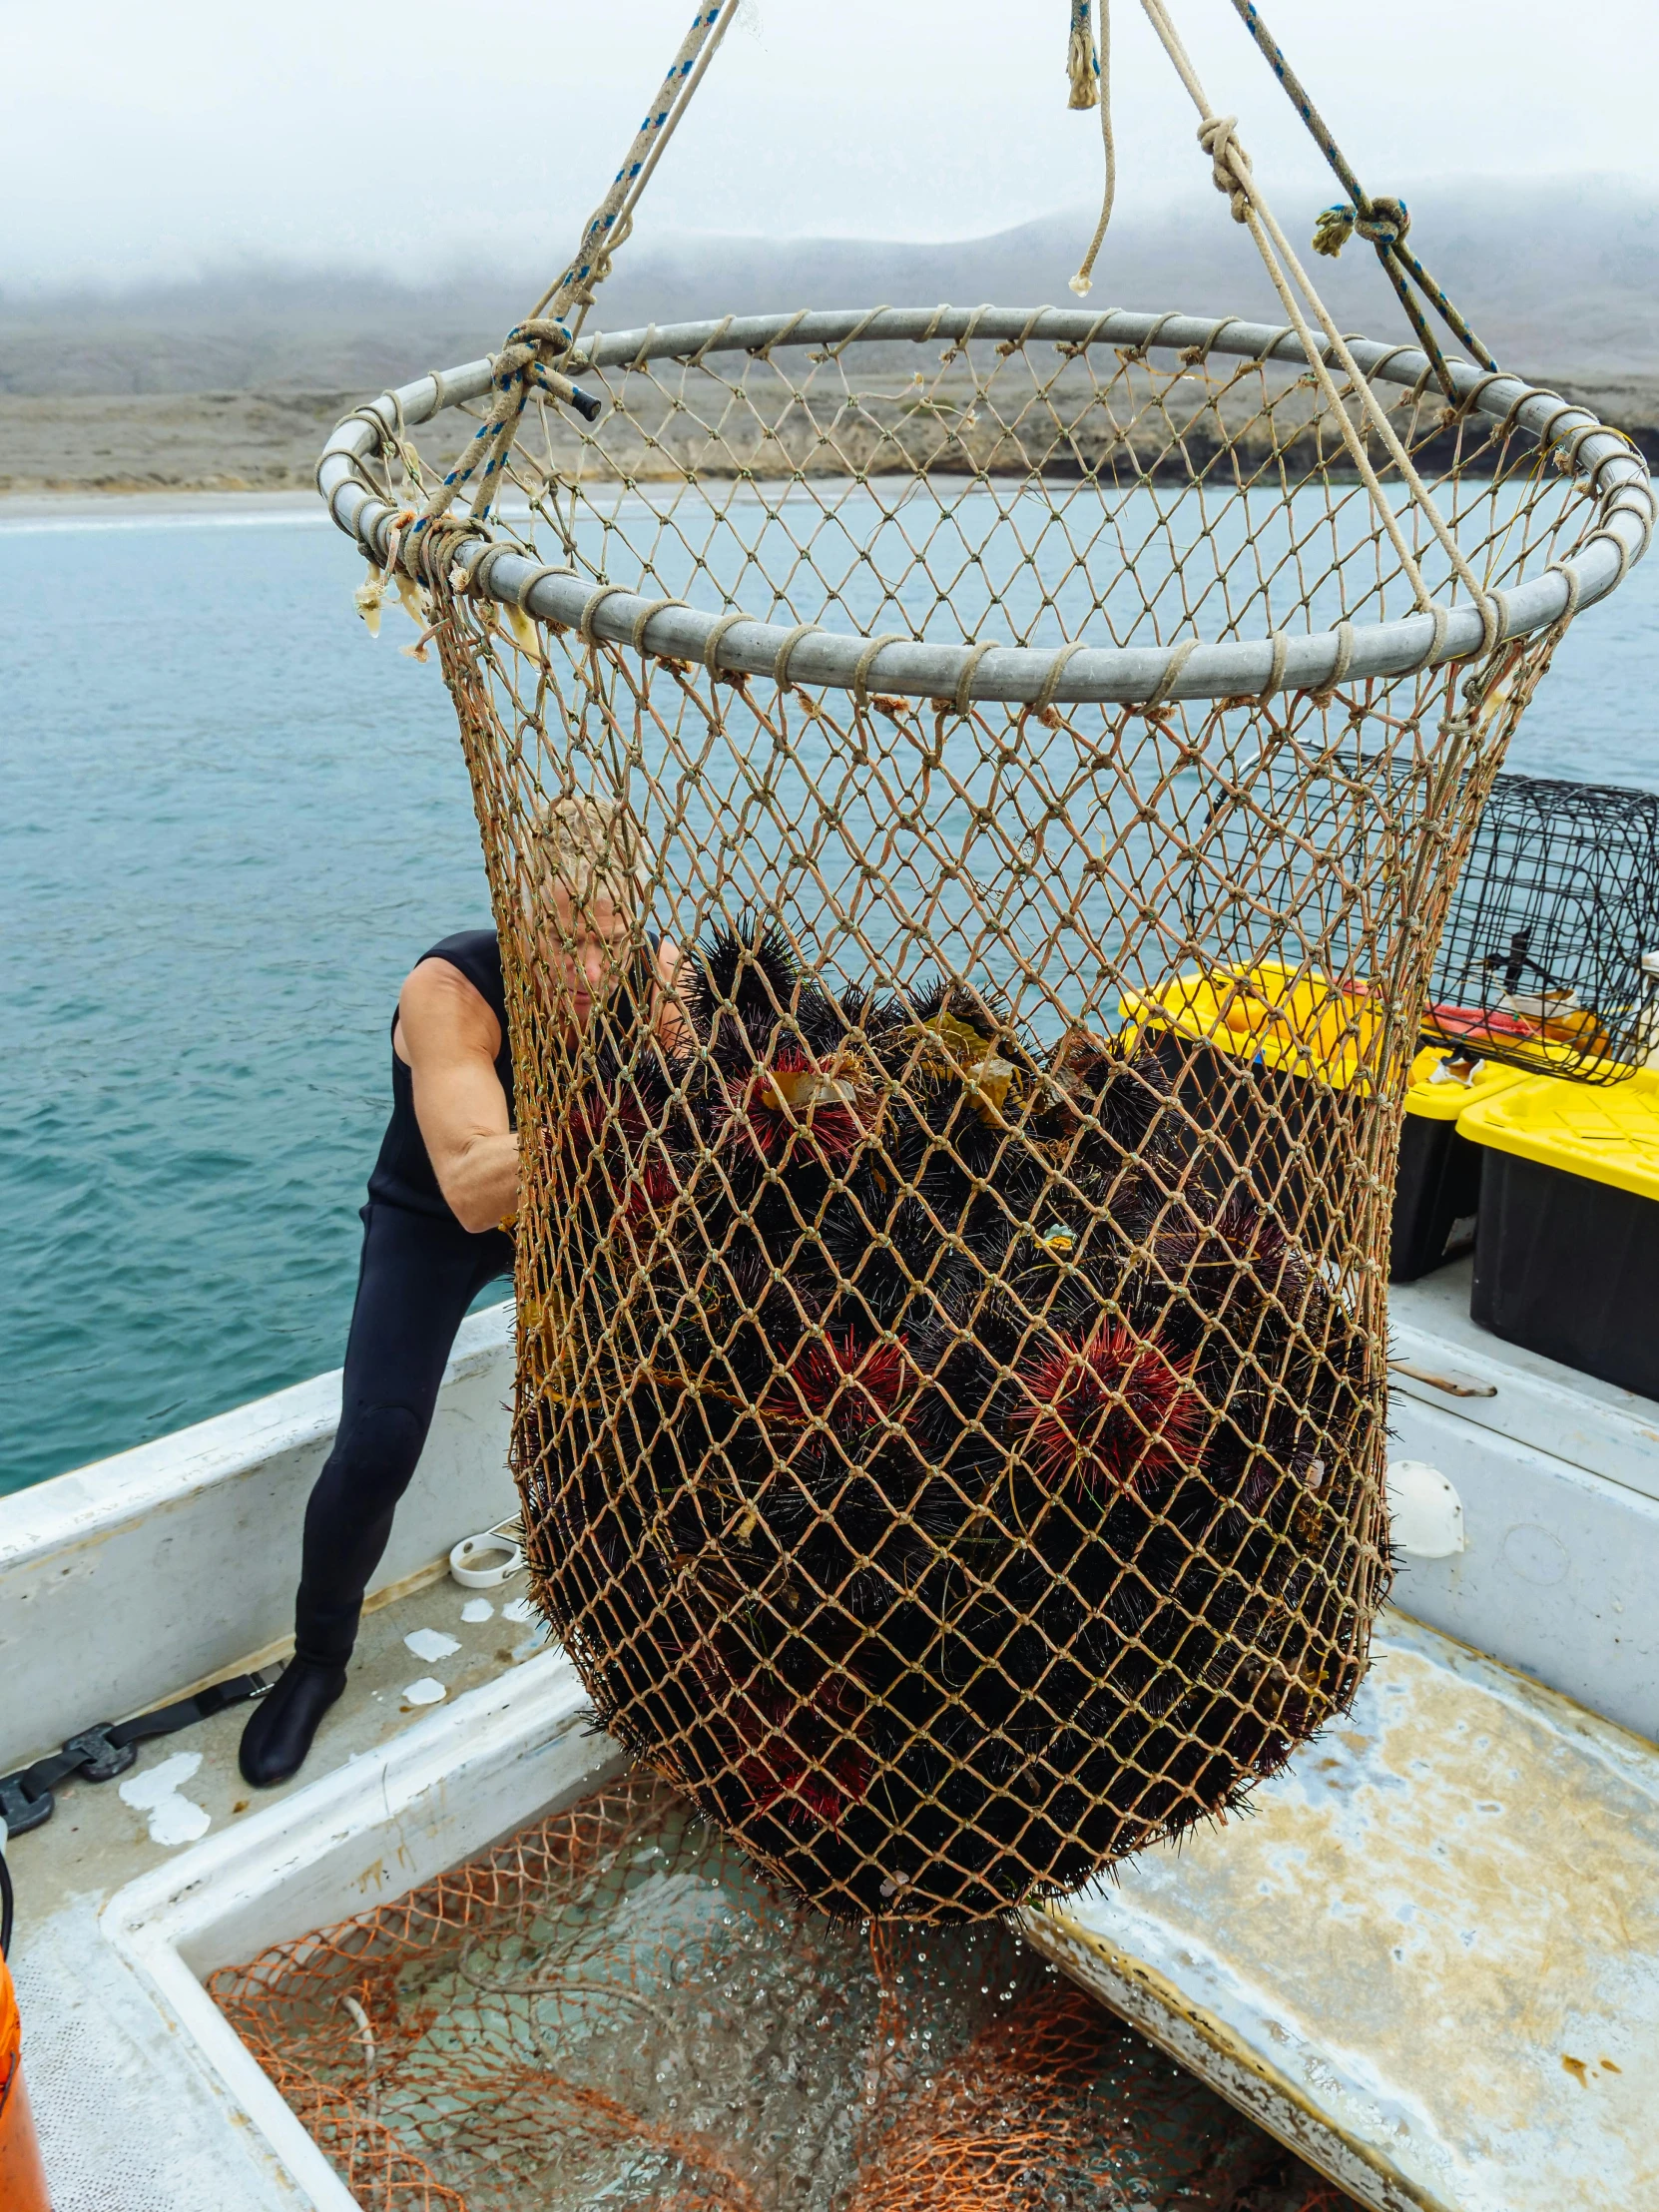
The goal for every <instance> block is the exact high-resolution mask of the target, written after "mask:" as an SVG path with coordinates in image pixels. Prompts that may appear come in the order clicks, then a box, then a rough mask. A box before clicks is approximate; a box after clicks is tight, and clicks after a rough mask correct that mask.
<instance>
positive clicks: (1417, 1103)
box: [1405, 1044, 1527, 1121]
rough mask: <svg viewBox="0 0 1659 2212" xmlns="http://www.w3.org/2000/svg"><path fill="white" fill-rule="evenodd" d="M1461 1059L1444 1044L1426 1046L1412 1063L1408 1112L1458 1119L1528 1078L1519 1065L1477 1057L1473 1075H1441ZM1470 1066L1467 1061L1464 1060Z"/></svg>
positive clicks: (1428, 1117) (1425, 1117)
mask: <svg viewBox="0 0 1659 2212" xmlns="http://www.w3.org/2000/svg"><path fill="white" fill-rule="evenodd" d="M1458 1064H1459V1063H1458V1061H1457V1059H1456V1057H1455V1055H1453V1054H1452V1053H1450V1052H1448V1051H1447V1050H1446V1048H1445V1046H1444V1045H1442V1044H1431V1045H1427V1046H1425V1047H1424V1048H1423V1050H1422V1051H1421V1052H1419V1053H1418V1054H1417V1056H1416V1058H1415V1059H1414V1060H1413V1061H1412V1062H1411V1079H1410V1082H1409V1084H1408V1085H1407V1087H1406V1091H1405V1111H1406V1112H1407V1113H1408V1114H1416V1115H1417V1116H1418V1117H1419V1118H1420V1119H1421V1120H1423V1121H1455V1120H1456V1119H1457V1118H1458V1116H1459V1115H1460V1114H1462V1113H1464V1112H1466V1111H1467V1109H1468V1108H1469V1107H1471V1106H1478V1105H1481V1104H1482V1103H1483V1102H1484V1101H1485V1100H1486V1099H1488V1098H1495V1097H1496V1096H1497V1094H1498V1092H1499V1091H1506V1090H1509V1089H1511V1088H1512V1087H1513V1085H1515V1084H1516V1083H1524V1082H1525V1081H1526V1080H1527V1078H1526V1077H1525V1075H1523V1074H1522V1072H1521V1070H1520V1069H1519V1068H1506V1067H1499V1066H1498V1064H1497V1062H1496V1061H1495V1060H1477V1061H1476V1062H1474V1064H1473V1069H1472V1072H1471V1074H1470V1075H1469V1076H1468V1078H1467V1079H1466V1080H1465V1079H1464V1078H1463V1077H1462V1076H1459V1075H1452V1074H1449V1073H1448V1074H1442V1073H1441V1072H1440V1071H1441V1070H1442V1069H1449V1068H1453V1067H1456V1066H1457V1065H1458ZM1462 1064H1463V1065H1464V1066H1467V1065H1468V1064H1469V1063H1468V1062H1466V1061H1465V1062H1463V1063H1462Z"/></svg>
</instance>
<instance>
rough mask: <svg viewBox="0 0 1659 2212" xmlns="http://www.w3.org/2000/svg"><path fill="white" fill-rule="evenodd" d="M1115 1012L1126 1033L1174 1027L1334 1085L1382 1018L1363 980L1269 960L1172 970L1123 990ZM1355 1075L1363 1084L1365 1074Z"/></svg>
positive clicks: (1360, 1056) (1361, 1059)
mask: <svg viewBox="0 0 1659 2212" xmlns="http://www.w3.org/2000/svg"><path fill="white" fill-rule="evenodd" d="M1122 1011H1123V1013H1124V1014H1125V1015H1126V1016H1127V1017H1128V1021H1129V1026H1130V1030H1131V1033H1134V1032H1138V1031H1139V1030H1142V1029H1173V1030H1175V1031H1176V1032H1177V1033H1178V1034H1179V1035H1181V1036H1184V1037H1194V1038H1197V1039H1199V1040H1200V1041H1201V1042H1202V1043H1204V1044H1209V1045H1214V1046H1215V1047H1216V1049H1217V1050H1218V1051H1221V1052H1228V1053H1232V1054H1233V1055H1234V1056H1235V1057H1236V1058H1238V1059H1241V1060H1256V1059H1260V1060H1261V1062H1262V1064H1263V1066H1264V1067H1270V1068H1282V1069H1285V1070H1287V1071H1288V1072H1289V1073H1290V1074H1292V1075H1306V1076H1313V1077H1314V1078H1315V1079H1316V1080H1317V1081H1319V1082H1322V1083H1329V1084H1330V1085H1331V1086H1332V1088H1333V1089H1337V1090H1342V1089H1346V1088H1347V1087H1348V1086H1349V1085H1350V1084H1352V1083H1353V1082H1354V1080H1355V1078H1356V1076H1357V1075H1359V1071H1360V1069H1361V1067H1362V1066H1363V1065H1364V1064H1365V1063H1366V1061H1367V1060H1368V1058H1369V1056H1370V1051H1371V1044H1372V1039H1373V1038H1374V1037H1375V1035H1376V1034H1377V1030H1378V1028H1379V1027H1380V1025H1381V1023H1382V1019H1383V1014H1382V1008H1381V1006H1380V1005H1379V1003H1378V1001H1377V999H1376V997H1375V996H1374V994H1373V991H1372V988H1371V985H1370V984H1369V983H1363V982H1351V983H1342V982H1335V981H1333V980H1332V979H1331V978H1330V977H1329V976H1325V975H1320V974H1318V973H1316V972H1314V971H1313V970H1311V969H1308V968H1288V967H1285V966H1283V965H1282V964H1281V963H1279V962H1278V961H1274V960H1263V961H1260V962H1258V964H1257V965H1256V966H1254V967H1242V968H1222V967H1217V968H1210V969H1208V970H1201V971H1200V972H1198V973H1196V974H1191V975H1178V976H1173V977H1171V979H1170V980H1169V981H1168V982H1167V983H1161V984H1160V985H1159V986H1158V988H1157V989H1156V990H1155V991H1147V992H1141V991H1135V992H1130V993H1128V994H1127V995H1126V996H1125V997H1124V999H1123V1000H1122ZM1361 1081H1362V1082H1363V1083H1364V1084H1365V1085H1366V1086H1367V1087H1368V1088H1369V1086H1370V1077H1369V1076H1364V1077H1361Z"/></svg>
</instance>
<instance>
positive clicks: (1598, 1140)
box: [1457, 1068, 1659, 1199]
mask: <svg viewBox="0 0 1659 2212" xmlns="http://www.w3.org/2000/svg"><path fill="white" fill-rule="evenodd" d="M1457 1129H1458V1133H1459V1135H1461V1136H1464V1137H1471V1138H1472V1139H1473V1140H1474V1142H1475V1143H1476V1144H1483V1145H1489V1146H1490V1147H1491V1148H1492V1150H1493V1151H1494V1152H1512V1153H1515V1154H1516V1155H1517V1156H1518V1157H1519V1158H1521V1159H1523V1160H1537V1161H1538V1162H1540V1163H1541V1164H1542V1165H1543V1166H1544V1167H1550V1168H1561V1169H1562V1170H1564V1171H1565V1173H1566V1174H1568V1175H1581V1176H1582V1177H1583V1178H1584V1180H1585V1181H1586V1182H1587V1183H1608V1184H1611V1185H1612V1187H1613V1188H1614V1189H1615V1190H1619V1191H1630V1192H1632V1193H1633V1194H1634V1195H1635V1196H1636V1197H1638V1198H1654V1199H1659V1070H1654V1069H1651V1068H1641V1069H1638V1070H1637V1072H1636V1073H1635V1074H1634V1075H1633V1076H1631V1077H1630V1079H1629V1081H1628V1082H1624V1083H1615V1084H1612V1085H1611V1086H1609V1087H1607V1088H1601V1087H1598V1086H1595V1085H1592V1084H1588V1083H1563V1082H1562V1081H1561V1080H1560V1078H1559V1077H1558V1076H1554V1075H1537V1076H1532V1077H1530V1078H1529V1079H1528V1080H1527V1081H1525V1082H1522V1083H1516V1084H1514V1085H1512V1086H1511V1087H1510V1088H1508V1089H1506V1090H1503V1091H1500V1092H1499V1093H1497V1095H1496V1096H1495V1097H1490V1098H1485V1099H1482V1100H1481V1101H1480V1103H1479V1104H1478V1105H1474V1106H1469V1107H1467V1108H1465V1110H1464V1111H1463V1113H1462V1114H1461V1115H1460V1116H1459V1117H1458V1122H1457Z"/></svg>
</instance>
